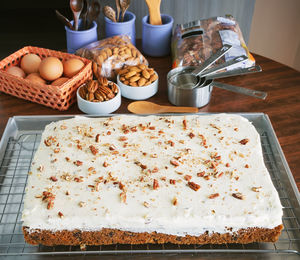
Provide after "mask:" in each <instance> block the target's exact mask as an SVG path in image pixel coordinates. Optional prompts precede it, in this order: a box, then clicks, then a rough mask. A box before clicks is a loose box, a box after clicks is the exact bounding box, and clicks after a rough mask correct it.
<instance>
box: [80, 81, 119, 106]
mask: <svg viewBox="0 0 300 260" xmlns="http://www.w3.org/2000/svg"><path fill="white" fill-rule="evenodd" d="M118 91H119V90H118V87H117V86H116V84H115V83H113V82H109V81H108V80H107V79H106V78H104V77H99V78H98V80H91V81H89V82H87V83H86V84H85V85H84V86H83V87H81V88H80V89H79V95H80V96H81V97H82V98H83V99H85V100H87V101H91V102H103V101H108V100H110V99H112V98H114V97H115V96H116V95H117V94H118Z"/></svg>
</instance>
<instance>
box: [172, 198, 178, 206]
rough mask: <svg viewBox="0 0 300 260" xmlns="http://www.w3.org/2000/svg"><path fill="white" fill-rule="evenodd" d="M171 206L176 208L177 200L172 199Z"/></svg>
mask: <svg viewBox="0 0 300 260" xmlns="http://www.w3.org/2000/svg"><path fill="white" fill-rule="evenodd" d="M172 204H173V205H174V206H176V205H177V204H178V200H177V198H176V197H174V199H173V200H172Z"/></svg>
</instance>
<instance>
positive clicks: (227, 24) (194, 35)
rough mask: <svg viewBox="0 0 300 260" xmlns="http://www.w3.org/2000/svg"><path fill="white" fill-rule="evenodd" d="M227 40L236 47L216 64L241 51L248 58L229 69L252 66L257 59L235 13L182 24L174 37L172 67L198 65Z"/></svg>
mask: <svg viewBox="0 0 300 260" xmlns="http://www.w3.org/2000/svg"><path fill="white" fill-rule="evenodd" d="M224 44H230V45H232V46H233V47H232V48H231V49H230V50H229V52H227V53H226V54H225V56H224V57H223V58H221V59H219V60H218V61H217V62H216V64H218V63H223V62H224V61H228V60H231V59H233V58H235V57H237V56H240V55H246V56H248V59H247V60H245V61H244V62H242V63H239V64H237V65H232V66H230V68H229V70H230V69H236V68H246V67H250V66H253V65H254V63H255V60H254V58H253V56H252V55H251V54H250V52H249V50H248V48H247V46H246V44H245V41H244V38H243V35H242V32H241V30H240V27H239V25H238V23H237V22H236V21H235V19H234V18H233V17H232V16H226V17H213V18H209V19H204V20H196V21H193V22H190V23H186V24H179V25H177V27H176V28H175V31H174V35H173V38H172V46H171V47H172V58H173V64H172V67H173V68H175V67H178V66H199V65H200V64H202V63H203V62H204V61H205V60H206V59H208V58H209V57H210V56H211V55H212V54H213V53H215V52H216V51H217V50H218V49H220V48H221V47H222V46H223V45H224Z"/></svg>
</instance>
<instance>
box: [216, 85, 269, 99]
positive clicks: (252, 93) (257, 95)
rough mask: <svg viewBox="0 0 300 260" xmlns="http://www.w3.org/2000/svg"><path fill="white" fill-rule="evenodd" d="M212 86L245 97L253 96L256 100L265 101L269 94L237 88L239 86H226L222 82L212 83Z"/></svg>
mask: <svg viewBox="0 0 300 260" xmlns="http://www.w3.org/2000/svg"><path fill="white" fill-rule="evenodd" d="M212 85H213V86H214V87H217V88H221V89H226V90H229V91H232V92H236V93H239V94H243V95H247V96H251V97H255V98H260V99H263V100H264V99H266V97H267V93H266V92H263V91H258V90H253V89H249V88H242V87H237V86H233V85H229V84H225V83H221V82H215V81H214V82H213V83H212Z"/></svg>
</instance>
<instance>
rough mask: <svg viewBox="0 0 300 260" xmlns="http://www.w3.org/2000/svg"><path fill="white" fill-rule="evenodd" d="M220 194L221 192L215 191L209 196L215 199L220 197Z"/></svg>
mask: <svg viewBox="0 0 300 260" xmlns="http://www.w3.org/2000/svg"><path fill="white" fill-rule="evenodd" d="M219 196H220V194H219V193H213V194H211V195H209V196H208V198H209V199H214V198H216V197H219Z"/></svg>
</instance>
